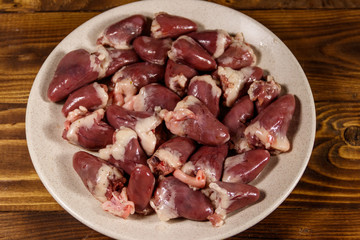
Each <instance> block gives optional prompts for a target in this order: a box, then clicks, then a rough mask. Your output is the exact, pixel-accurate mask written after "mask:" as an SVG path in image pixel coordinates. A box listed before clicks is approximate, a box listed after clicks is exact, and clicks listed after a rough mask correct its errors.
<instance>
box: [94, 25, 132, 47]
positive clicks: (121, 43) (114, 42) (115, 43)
mask: <svg viewBox="0 0 360 240" xmlns="http://www.w3.org/2000/svg"><path fill="white" fill-rule="evenodd" d="M121 27H122V28H123V29H134V28H136V26H134V23H131V22H127V23H125V24H124V25H122V26H121ZM107 30H108V29H105V30H104V32H103V33H102V34H101V35H100V37H99V39H101V44H102V45H109V46H112V47H114V48H116V49H131V48H132V46H131V45H129V44H128V43H127V42H126V41H125V40H123V39H121V38H112V39H111V40H109V38H108V37H107V35H106V31H107ZM114 34H116V32H115V33H112V34H109V35H110V36H112V35H114Z"/></svg>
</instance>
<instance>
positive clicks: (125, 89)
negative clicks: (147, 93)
mask: <svg viewBox="0 0 360 240" xmlns="http://www.w3.org/2000/svg"><path fill="white" fill-rule="evenodd" d="M136 92H137V88H136V87H135V86H134V84H133V81H132V80H131V79H130V78H126V79H123V80H121V81H119V82H116V84H115V87H114V92H113V93H114V100H115V104H116V105H119V106H122V105H123V104H124V103H126V102H129V101H131V99H132V97H133V96H134V95H135V94H136Z"/></svg>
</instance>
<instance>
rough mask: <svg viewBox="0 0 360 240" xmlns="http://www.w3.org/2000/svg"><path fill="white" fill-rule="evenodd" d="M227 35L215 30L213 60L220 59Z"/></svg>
mask: <svg viewBox="0 0 360 240" xmlns="http://www.w3.org/2000/svg"><path fill="white" fill-rule="evenodd" d="M228 36H229V34H228V33H227V32H226V31H224V30H222V29H221V30H217V38H216V50H215V52H214V54H213V57H214V58H218V57H220V56H221V55H222V54H223V53H224V51H225V45H226V40H227V38H228Z"/></svg>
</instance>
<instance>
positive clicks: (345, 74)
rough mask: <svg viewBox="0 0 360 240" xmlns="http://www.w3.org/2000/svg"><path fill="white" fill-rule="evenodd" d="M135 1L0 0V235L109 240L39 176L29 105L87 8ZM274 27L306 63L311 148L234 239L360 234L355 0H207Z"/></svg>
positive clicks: (358, 4)
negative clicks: (277, 202)
mask: <svg viewBox="0 0 360 240" xmlns="http://www.w3.org/2000/svg"><path fill="white" fill-rule="evenodd" d="M129 2H134V1H130V0H127V1H115V0H105V1H96V0H89V1H76V0H67V1H52V0H51V1H50V0H48V1H45V0H37V1H35V0H33V1H31V0H3V1H1V2H0V239H108V238H107V237H105V236H103V235H101V234H100V233H97V232H95V231H94V230H92V229H90V228H88V227H86V226H84V225H83V224H82V223H80V222H78V221H77V220H76V219H74V218H73V217H72V216H70V215H69V214H68V213H67V212H66V211H65V210H63V209H62V208H61V207H60V206H59V205H58V204H57V203H56V202H55V200H54V199H53V198H52V197H51V195H50V194H49V193H48V192H47V190H46V189H45V188H44V186H43V185H42V183H41V181H40V180H39V177H38V175H37V174H36V172H35V170H34V168H33V165H32V163H31V159H30V156H29V153H28V149H27V143H26V137H25V111H26V103H27V99H28V96H29V92H30V89H31V86H32V83H33V81H34V78H35V76H36V74H37V72H38V70H39V68H40V67H41V65H42V63H43V62H44V60H45V59H46V57H47V56H48V54H49V53H50V52H51V51H52V50H53V49H54V47H55V46H56V45H57V44H58V43H59V42H60V41H61V40H62V39H63V38H64V37H65V36H66V35H67V34H69V33H70V32H71V31H72V30H73V29H75V28H76V27H77V26H78V25H80V24H82V23H83V22H85V21H87V20H88V19H90V18H92V17H93V16H95V15H97V14H99V13H101V12H103V11H105V10H107V9H110V8H112V7H116V6H119V5H122V4H126V3H129ZM212 2H216V3H219V4H222V5H225V6H228V7H231V8H234V9H236V10H239V11H241V12H243V13H245V14H247V15H249V16H250V17H253V18H254V19H256V20H257V21H259V22H261V23H262V24H263V25H265V26H266V27H267V28H269V29H270V30H271V31H273V32H274V33H275V34H276V35H277V36H278V37H279V38H280V39H281V40H283V41H284V43H285V44H286V45H287V46H288V47H289V48H290V50H291V51H292V52H293V53H294V55H295V56H296V58H297V59H298V61H299V62H300V64H301V66H302V67H303V69H304V71H305V73H306V75H307V77H308V79H309V82H310V85H311V88H312V91H313V94H314V98H315V103H316V114H317V129H316V140H315V145H314V150H313V153H312V156H311V159H310V161H309V164H308V167H307V169H306V171H305V173H304V175H303V177H302V178H301V180H300V182H299V184H298V185H297V186H296V188H295V189H294V190H293V192H292V193H291V195H290V196H289V197H288V198H287V199H286V200H285V202H284V203H283V204H282V205H281V206H280V207H279V208H278V209H276V210H275V211H274V212H273V213H272V214H270V215H269V216H268V217H267V218H265V219H264V220H263V221H261V222H260V223H258V224H257V225H255V226H253V227H252V228H250V229H248V230H246V231H244V232H242V233H240V234H238V235H236V236H233V237H232V238H230V239H248V238H253V239H360V102H359V100H360V83H359V79H360V1H359V0H344V1H325V0H308V1H304V0H301V1H287V0H273V1H265V0H242V1H235V0H212Z"/></svg>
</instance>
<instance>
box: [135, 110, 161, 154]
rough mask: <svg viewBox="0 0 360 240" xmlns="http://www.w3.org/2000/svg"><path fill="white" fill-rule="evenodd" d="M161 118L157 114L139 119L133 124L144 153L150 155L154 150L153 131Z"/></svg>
mask: <svg viewBox="0 0 360 240" xmlns="http://www.w3.org/2000/svg"><path fill="white" fill-rule="evenodd" d="M161 122H162V120H161V118H159V117H158V116H157V115H155V114H154V115H153V116H150V117H147V118H142V119H139V120H138V121H137V122H136V125H135V132H136V133H137V135H138V136H139V138H140V144H141V146H142V148H143V149H144V151H145V152H146V154H147V155H148V156H151V155H152V154H153V153H154V151H155V146H156V142H157V141H156V135H155V133H154V132H153V130H155V128H156V127H157V126H159V125H160V124H161Z"/></svg>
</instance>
